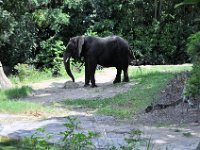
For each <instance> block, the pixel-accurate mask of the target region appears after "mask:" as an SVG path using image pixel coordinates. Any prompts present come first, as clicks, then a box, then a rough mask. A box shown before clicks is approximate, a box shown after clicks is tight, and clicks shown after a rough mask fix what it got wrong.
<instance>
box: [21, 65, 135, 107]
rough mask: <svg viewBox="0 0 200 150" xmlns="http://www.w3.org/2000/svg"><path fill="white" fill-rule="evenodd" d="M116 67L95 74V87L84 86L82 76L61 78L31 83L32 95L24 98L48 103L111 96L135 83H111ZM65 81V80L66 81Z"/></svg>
mask: <svg viewBox="0 0 200 150" xmlns="http://www.w3.org/2000/svg"><path fill="white" fill-rule="evenodd" d="M115 75H116V69H114V68H110V69H105V70H104V71H102V72H100V73H97V74H96V83H97V86H98V87H97V88H91V87H87V88H84V87H83V86H84V78H78V79H76V82H75V83H73V82H71V81H67V80H66V79H63V80H57V81H56V80H53V81H44V82H41V83H35V84H32V85H31V87H32V88H33V95H31V96H29V97H27V98H25V99H24V100H25V101H32V102H40V103H49V102H58V101H62V100H66V99H87V100H90V99H102V98H107V97H113V96H115V95H117V94H119V93H124V92H126V91H128V90H129V89H130V88H131V87H132V86H133V85H134V84H135V83H133V82H130V83H124V84H123V83H121V84H115V85H113V84H112V82H113V80H114V79H115ZM66 81H67V82H66Z"/></svg>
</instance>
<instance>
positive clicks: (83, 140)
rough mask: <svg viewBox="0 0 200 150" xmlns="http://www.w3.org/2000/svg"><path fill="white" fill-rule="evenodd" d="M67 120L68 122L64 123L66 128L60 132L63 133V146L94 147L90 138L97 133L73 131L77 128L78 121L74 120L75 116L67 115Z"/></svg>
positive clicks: (71, 148) (69, 147)
mask: <svg viewBox="0 0 200 150" xmlns="http://www.w3.org/2000/svg"><path fill="white" fill-rule="evenodd" d="M67 120H68V121H69V123H66V124H64V126H65V127H66V128H67V130H66V131H64V132H61V135H64V138H63V142H64V145H65V146H64V147H67V148H68V149H69V150H81V149H86V148H94V147H95V146H94V144H93V143H92V141H91V139H92V138H93V137H96V136H97V134H96V133H94V132H91V131H89V132H88V134H87V135H86V134H84V133H75V129H76V128H78V125H79V122H76V121H77V118H70V117H67Z"/></svg>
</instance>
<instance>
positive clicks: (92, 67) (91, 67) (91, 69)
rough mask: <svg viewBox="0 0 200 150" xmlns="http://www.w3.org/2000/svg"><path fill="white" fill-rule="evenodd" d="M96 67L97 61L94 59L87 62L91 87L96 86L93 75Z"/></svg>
mask: <svg viewBox="0 0 200 150" xmlns="http://www.w3.org/2000/svg"><path fill="white" fill-rule="evenodd" d="M96 67H97V63H96V61H95V60H93V61H90V62H89V73H90V80H91V83H92V87H97V85H96V84H95V77H94V76H95V70H96Z"/></svg>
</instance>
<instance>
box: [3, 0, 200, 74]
mask: <svg viewBox="0 0 200 150" xmlns="http://www.w3.org/2000/svg"><path fill="white" fill-rule="evenodd" d="M179 2H181V1H180V0H174V1H167V0H154V2H152V1H150V0H115V1H113V0H45V1H44V0H29V1H27V0H19V1H14V0H9V1H7V0H0V26H1V28H0V60H1V61H2V63H3V64H4V66H10V67H13V66H14V65H16V64H17V63H28V64H33V65H34V66H35V67H37V68H52V72H53V73H54V74H58V72H59V68H60V64H61V60H62V53H63V51H64V50H65V47H66V44H67V42H68V40H69V38H70V37H72V36H76V35H82V34H85V35H99V36H107V35H113V34H117V35H121V36H123V37H125V38H126V39H127V40H128V41H129V43H130V45H131V47H132V50H133V51H134V53H135V54H136V57H137V58H138V59H139V62H140V63H141V64H177V63H184V62H188V55H187V53H186V39H187V38H188V37H189V35H190V34H191V33H195V32H196V31H198V29H199V26H198V22H199V20H198V19H196V18H197V16H198V14H199V12H200V9H199V5H187V6H184V7H178V8H176V9H175V8H174V6H175V5H176V4H177V3H179Z"/></svg>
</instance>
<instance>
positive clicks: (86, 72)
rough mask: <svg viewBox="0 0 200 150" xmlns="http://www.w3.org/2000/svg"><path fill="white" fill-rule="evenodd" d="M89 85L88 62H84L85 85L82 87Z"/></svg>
mask: <svg viewBox="0 0 200 150" xmlns="http://www.w3.org/2000/svg"><path fill="white" fill-rule="evenodd" d="M89 85H90V72H89V66H88V62H87V61H86V62H85V85H84V87H87V86H89Z"/></svg>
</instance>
